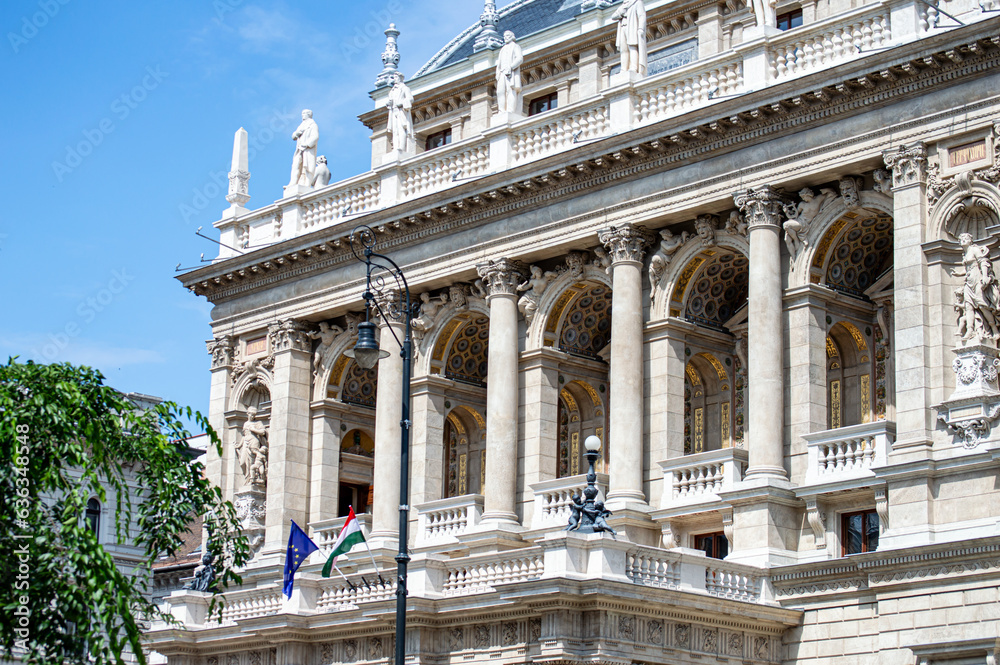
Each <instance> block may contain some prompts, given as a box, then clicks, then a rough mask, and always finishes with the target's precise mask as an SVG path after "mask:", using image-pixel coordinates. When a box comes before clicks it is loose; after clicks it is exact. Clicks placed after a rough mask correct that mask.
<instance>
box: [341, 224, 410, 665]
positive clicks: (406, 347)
mask: <svg viewBox="0 0 1000 665" xmlns="http://www.w3.org/2000/svg"><path fill="white" fill-rule="evenodd" d="M356 240H357V241H358V242H359V243H360V244H361V247H362V249H363V254H364V257H362V256H359V255H358V250H357V247H356V246H355V241H356ZM351 251H352V252H354V256H355V258H357V259H358V260H359V261H361V262H362V263H364V264H365V266H366V269H367V272H366V275H365V292H364V299H365V305H366V306H365V321H364V322H363V323H360V324H358V343H357V344H355V345H354V348H353V349H351V350H349V351H347V352H346V355H347V356H349V357H353V358H354V360H355V361H356V362H357V363H358V366H360V367H361V368H362V369H366V370H368V369H372V368H373V367H375V365H376V364H377V363H378V361H379V359H380V358H386V357H388V355H389V352H388V351H383V350H381V349H380V348H379V345H378V342H376V341H375V324H374V323H372V322H371V321H370V320H369V318H368V315H369V313H370V312H371V309H372V307H374V308H375V309H376V310H377V311H378V313H379V315H380V316H381V317H382V320H383V321H388V320H389V319H390V318H397V317H399V316H401V317H402V318H403V321H404V322H405V324H406V331H405V333H404V335H403V339H402V341H400V339H399V337H397V336H396V333H395V332H394V331H393V330H392V326H386V329H388V330H389V332H390V333H391V334H392V336H393V337H394V338H395V340H396V342H397V343H398V344H399V348H400V355H401V356H402V358H403V405H402V406H403V409H402V416H401V417H400V421H399V429H400V440H399V553H398V554H397V555H396V661H395V662H396V665H404V663H405V659H406V566H407V564H408V563H409V562H410V555H409V552H408V549H407V545H408V540H409V534H408V532H409V526H410V522H409V520H410V506H409V501H410V424H411V423H410V364H411V361H412V357H413V349H412V341H411V334H410V333H411V330H410V321H411V320H412V318H413V311H412V308H411V303H410V287H409V285H408V284H407V283H406V277H405V276H404V275H403V271H402V270H400V268H399V266H398V265H396V262H395V261H393V260H392V259H390V258H389V257H388V256H385V255H384V254H379V253H377V252H376V251H375V232H374V231H372V229H371V228H370V227H368V226H365V225H362V226H359V227H357V228H356V229H354V232H353V233H351ZM381 262H384V263H381ZM373 273H374V274H373ZM385 274H388V275H389V276H391V277H392V279H393V280H394V281H395V283H396V287H397V290H398V291H399V293H400V294H401V295H403V297H404V303H403V304H404V306H403V307H399V306H398V304H395V303H390V304H389V305H387V307H386V308H387V309H388V310H389V311H388V312H384V311H382V307H381V306H380V305H379V303H378V301H377V300H376V299H375V294H374V293H372V288H373V284H372V282H373V279H374V282H375V283H374V289H375V291H376V292H382V291H383V290H384V289H385V287H386V280H385Z"/></svg>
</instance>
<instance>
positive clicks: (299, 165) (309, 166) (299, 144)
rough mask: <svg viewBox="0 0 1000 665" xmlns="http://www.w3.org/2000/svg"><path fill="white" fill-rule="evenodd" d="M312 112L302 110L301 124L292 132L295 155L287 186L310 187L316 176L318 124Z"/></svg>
mask: <svg viewBox="0 0 1000 665" xmlns="http://www.w3.org/2000/svg"><path fill="white" fill-rule="evenodd" d="M312 115H313V112H312V111H310V110H309V109H303V110H302V124H300V125H299V126H298V128H297V129H296V130H295V132H294V133H293V134H292V140H293V141H295V155H294V156H293V157H292V177H291V179H290V180H289V181H288V186H289V187H292V186H293V185H303V186H304V187H312V184H313V180H314V179H315V177H316V144H317V143H319V126H318V125H317V124H316V121H315V120H313V117H312Z"/></svg>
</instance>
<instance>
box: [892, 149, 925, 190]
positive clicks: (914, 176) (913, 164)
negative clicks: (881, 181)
mask: <svg viewBox="0 0 1000 665" xmlns="http://www.w3.org/2000/svg"><path fill="white" fill-rule="evenodd" d="M882 158H883V160H884V161H885V165H886V166H888V167H889V168H890V169H891V170H892V186H893V187H896V188H898V187H905V186H907V185H916V184H922V183H925V182H926V181H927V146H926V145H924V143H923V142H922V141H918V142H916V143H913V144H911V145H908V146H904V147H902V148H897V149H896V150H889V151H887V152H885V153H883V154H882Z"/></svg>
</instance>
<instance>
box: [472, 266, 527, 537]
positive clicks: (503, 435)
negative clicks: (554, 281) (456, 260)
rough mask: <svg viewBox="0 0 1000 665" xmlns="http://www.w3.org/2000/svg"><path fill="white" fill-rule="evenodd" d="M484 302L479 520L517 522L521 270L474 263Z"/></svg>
mask: <svg viewBox="0 0 1000 665" xmlns="http://www.w3.org/2000/svg"><path fill="white" fill-rule="evenodd" d="M477 269H478V271H479V276H480V277H482V278H483V283H484V284H485V286H486V292H487V301H488V302H489V304H490V350H489V373H490V375H489V381H488V382H487V384H486V492H485V497H484V501H483V520H493V521H495V522H506V523H515V524H516V523H517V512H516V511H515V497H516V492H517V401H518V400H517V285H518V284H520V283H521V282H523V281H524V279H525V275H527V272H528V271H527V270H526V269H525V265H524V264H523V263H521V262H520V261H513V260H511V259H499V260H496V261H492V260H491V261H490V262H489V263H486V264H483V265H480V266H478V267H477Z"/></svg>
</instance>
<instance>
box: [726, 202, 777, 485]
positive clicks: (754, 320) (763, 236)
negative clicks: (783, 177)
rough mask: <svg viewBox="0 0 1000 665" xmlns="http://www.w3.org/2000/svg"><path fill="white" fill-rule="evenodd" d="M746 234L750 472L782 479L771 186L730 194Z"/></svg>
mask: <svg viewBox="0 0 1000 665" xmlns="http://www.w3.org/2000/svg"><path fill="white" fill-rule="evenodd" d="M733 198H734V199H735V201H736V206H737V207H738V208H739V209H740V211H741V212H742V213H743V217H744V219H746V221H747V229H748V232H749V234H750V293H749V296H748V300H749V308H750V316H749V319H750V320H749V327H748V341H749V358H748V361H749V362H748V364H749V367H748V368H747V374H748V376H749V381H748V382H749V384H750V389H749V391H748V399H747V401H748V408H749V410H750V418H749V422H750V428H749V435H750V437H749V438H750V441H749V446H748V447H749V452H750V468H749V469H748V471H747V474H746V475H747V478H751V477H753V476H759V477H768V478H778V479H782V480H786V479H787V478H788V475H787V474H786V472H785V464H784V446H783V442H784V427H783V421H784V419H783V416H784V386H783V382H782V371H783V368H782V357H781V344H782V334H781V238H780V235H781V220H782V217H781V215H782V212H783V206H784V204H785V203H786V201H785V199H784V197H783V196H782V195H781V194H780V193H779V192H778V191H777V190H775V189H774V188H773V187H771V186H770V185H763V186H761V187H756V188H753V189H749V190H747V191H746V192H745V193H743V194H737V195H734V196H733Z"/></svg>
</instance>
